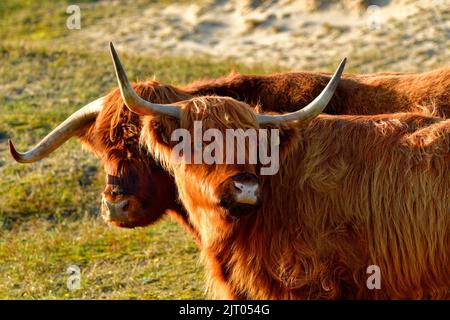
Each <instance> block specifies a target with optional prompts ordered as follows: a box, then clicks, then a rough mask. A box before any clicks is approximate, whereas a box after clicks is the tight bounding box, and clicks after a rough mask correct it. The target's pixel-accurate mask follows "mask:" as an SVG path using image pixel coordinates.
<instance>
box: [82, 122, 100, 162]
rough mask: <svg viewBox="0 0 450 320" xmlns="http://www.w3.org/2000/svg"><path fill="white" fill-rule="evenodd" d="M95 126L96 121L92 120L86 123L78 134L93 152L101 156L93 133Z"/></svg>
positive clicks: (86, 146)
mask: <svg viewBox="0 0 450 320" xmlns="http://www.w3.org/2000/svg"><path fill="white" fill-rule="evenodd" d="M94 128H95V121H92V122H90V123H88V124H86V125H85V127H84V128H83V129H81V130H80V131H79V133H78V134H77V138H78V139H79V140H80V142H81V144H82V145H83V146H84V147H85V148H87V149H88V150H89V151H91V152H92V153H93V154H95V155H97V156H99V152H98V150H96V148H95V140H94V137H95V135H94V134H93V131H94Z"/></svg>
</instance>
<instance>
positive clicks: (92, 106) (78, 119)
mask: <svg viewBox="0 0 450 320" xmlns="http://www.w3.org/2000/svg"><path fill="white" fill-rule="evenodd" d="M104 99H105V97H102V98H99V99H97V100H95V101H92V102H91V103H89V104H87V105H86V106H84V107H83V108H81V109H79V110H78V111H76V112H75V113H73V114H72V115H71V116H70V117H68V118H67V119H66V120H64V122H62V123H61V124H60V125H59V126H57V127H56V128H55V129H53V131H52V132H50V133H49V134H48V135H47V136H45V138H44V139H42V140H41V141H40V142H39V143H38V144H37V145H36V146H35V147H34V148H33V149H31V150H30V151H27V152H24V153H21V152H17V151H16V148H14V145H13V143H12V141H11V140H8V144H9V152H10V153H11V155H12V156H13V158H14V159H15V160H16V161H17V162H21V163H31V162H35V161H38V160H41V159H43V158H45V157H46V156H48V155H49V154H50V153H52V152H53V151H54V150H56V149H57V148H58V147H59V146H60V145H62V144H63V143H64V142H66V141H67V140H69V139H70V138H71V137H73V136H74V135H76V134H77V133H79V132H80V130H82V129H83V128H84V127H85V125H86V124H88V123H90V122H93V121H95V118H96V117H97V115H98V114H99V112H100V111H101V110H102V108H103V102H104Z"/></svg>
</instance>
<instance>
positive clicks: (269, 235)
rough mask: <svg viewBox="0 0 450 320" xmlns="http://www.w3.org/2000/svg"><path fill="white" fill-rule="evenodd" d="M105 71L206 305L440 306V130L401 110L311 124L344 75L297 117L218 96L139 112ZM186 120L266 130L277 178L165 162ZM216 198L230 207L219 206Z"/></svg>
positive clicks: (446, 240)
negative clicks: (139, 120) (190, 233)
mask: <svg viewBox="0 0 450 320" xmlns="http://www.w3.org/2000/svg"><path fill="white" fill-rule="evenodd" d="M114 62H115V67H116V73H117V76H118V81H119V87H120V89H121V91H122V97H123V99H124V101H125V104H126V105H127V106H128V107H129V108H130V109H131V110H132V111H133V112H135V113H137V114H139V115H142V116H146V117H145V118H144V120H143V121H144V126H143V128H142V131H141V135H142V137H141V139H142V141H144V142H145V145H146V146H147V149H148V150H149V152H151V155H152V157H153V158H155V159H156V160H158V161H159V162H160V163H161V164H162V165H163V166H164V167H165V168H166V170H168V171H169V172H170V173H171V174H172V175H173V176H174V178H175V182H176V184H177V188H178V191H179V197H180V199H181V201H182V203H183V205H184V206H185V208H186V209H187V212H188V215H189V220H190V221H191V223H192V226H193V228H194V229H195V230H197V231H198V233H199V235H200V238H201V243H202V248H201V257H202V259H203V261H204V263H205V264H206V272H207V275H208V280H209V288H210V292H211V293H212V294H213V295H215V296H216V297H219V298H240V299H349V298H350V299H386V298H388V299H404V298H413V299H423V298H438V299H439V298H441V299H442V298H449V297H450V291H449V287H450V273H449V272H448V265H449V262H450V257H449V255H450V252H449V250H448V248H449V245H450V232H449V231H450V215H449V214H448V212H449V210H450V202H449V200H448V199H449V198H450V179H449V177H448V173H449V172H450V120H445V119H442V118H439V117H432V116H427V115H424V114H421V113H412V112H411V113H397V114H386V115H376V116H354V115H344V116H343V115H341V116H339V115H338V116H334V115H319V113H320V112H322V111H323V110H324V108H325V106H326V105H327V103H328V102H329V100H330V99H331V95H332V94H333V92H334V90H335V88H336V86H337V81H339V77H340V75H341V73H342V70H343V64H341V66H340V67H339V68H338V70H337V72H336V73H335V75H334V76H333V78H332V79H331V80H330V83H329V84H328V85H327V87H326V88H325V89H324V91H323V92H322V93H321V94H320V95H319V96H318V98H316V99H315V100H314V101H313V102H312V103H311V104H309V105H308V106H307V107H305V108H304V109H302V110H299V111H296V112H292V113H287V114H262V113H255V112H254V109H252V108H251V107H250V106H248V105H247V104H245V103H243V102H239V101H236V100H234V99H232V98H229V97H227V98H225V97H217V96H209V97H197V98H193V99H191V100H187V101H182V102H178V103H173V104H168V105H163V104H155V103H152V102H149V101H146V100H144V99H142V98H140V97H139V96H138V95H137V94H136V93H134V91H133V89H132V87H131V85H130V84H129V82H128V80H127V77H126V75H125V72H124V70H123V68H122V66H121V65H120V62H119V60H118V57H117V56H116V55H114ZM194 121H202V122H203V125H204V126H205V127H207V128H215V129H216V130H219V131H221V132H224V131H225V130H226V129H229V128H241V129H243V130H245V129H251V128H253V129H261V128H272V129H273V128H277V129H278V130H279V132H280V137H281V139H280V140H281V141H280V162H281V164H280V170H279V172H278V173H277V174H275V175H271V176H270V175H268V176H260V175H257V165H251V164H244V165H229V164H210V165H208V164H195V163H184V162H174V161H173V150H172V149H173V146H174V142H173V141H172V139H170V137H171V135H172V133H173V132H174V131H175V130H177V129H180V128H181V129H184V130H187V131H189V132H191V134H192V135H193V134H194V132H193V123H194ZM223 136H225V135H223ZM168 138H169V139H168ZM248 147H249V146H248V145H247V149H246V152H248ZM192 148H194V146H192ZM228 151H229V150H226V148H225V149H223V152H228ZM235 151H237V150H233V152H235ZM236 183H243V184H247V185H252V186H254V185H256V186H257V187H258V188H257V189H256V190H257V191H255V192H257V193H258V195H259V198H260V199H261V202H262V203H261V204H258V205H257V203H256V202H255V203H254V206H251V205H250V206H249V205H248V203H245V206H240V203H239V197H238V195H239V194H240V193H241V190H240V189H239V188H233V186H236ZM224 198H225V199H227V200H230V199H231V200H232V201H233V200H234V202H235V203H234V205H233V206H230V201H227V202H226V205H224V204H223V201H222V200H223V199H224ZM371 265H377V266H378V267H379V268H380V270H381V273H382V287H381V289H379V290H376V289H375V290H371V289H370V288H368V286H366V279H367V276H368V275H367V273H366V270H367V268H368V266H371Z"/></svg>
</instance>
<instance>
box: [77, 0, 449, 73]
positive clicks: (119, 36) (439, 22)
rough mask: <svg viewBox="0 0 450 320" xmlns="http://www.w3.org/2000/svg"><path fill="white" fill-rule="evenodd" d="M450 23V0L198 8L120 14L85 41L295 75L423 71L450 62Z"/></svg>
mask: <svg viewBox="0 0 450 320" xmlns="http://www.w3.org/2000/svg"><path fill="white" fill-rule="evenodd" d="M373 4H377V5H379V6H378V7H373V6H372V7H369V5H373ZM449 18H450V0H430V1H427V0H419V1H411V0H391V1H388V0H379V1H364V0H347V1H330V0H328V1H327V0H322V1H320V0H304V1H289V0H279V1H277V0H273V1H264V0H260V1H258V0H253V1H251V0H245V1H242V0H241V1H238V0H231V1H223V0H216V1H198V2H197V3H195V4H186V3H185V4H180V3H172V4H169V5H151V6H148V7H146V8H145V9H144V10H140V11H139V12H138V13H136V14H132V15H125V16H124V15H121V14H120V12H118V14H117V16H115V17H112V18H108V19H105V20H104V21H100V22H99V23H98V24H96V25H94V26H87V27H86V28H83V29H82V30H81V32H80V33H78V34H77V37H79V38H78V40H77V41H81V42H83V43H86V44H89V45H90V46H93V47H95V48H105V46H106V44H107V42H108V41H109V40H114V42H115V44H116V45H117V47H118V49H119V50H128V51H143V52H149V53H152V54H156V55H167V54H172V55H183V56H186V55H195V54H207V55H211V56H215V57H220V58H222V57H223V58H224V57H232V58H235V59H237V60H239V61H243V62H248V63H269V64H274V63H275V64H280V65H282V66H286V67H288V68H294V69H309V70H320V69H329V68H331V66H335V65H336V64H337V63H338V61H339V60H340V58H341V57H343V56H347V57H349V62H350V63H349V67H350V68H352V69H353V70H355V71H358V72H375V71H383V70H389V71H420V70H428V69H431V68H434V67H437V66H441V65H446V64H448V63H449V57H450V53H449V49H450V19H449Z"/></svg>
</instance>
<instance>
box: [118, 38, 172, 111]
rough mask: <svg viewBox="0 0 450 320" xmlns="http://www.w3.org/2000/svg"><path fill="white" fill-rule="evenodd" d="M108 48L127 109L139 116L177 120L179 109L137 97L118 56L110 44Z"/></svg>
mask: <svg viewBox="0 0 450 320" xmlns="http://www.w3.org/2000/svg"><path fill="white" fill-rule="evenodd" d="M109 47H110V50H111V56H112V59H113V63H114V70H115V71H116V76H117V82H118V83H119V89H120V94H121V95H122V99H123V101H124V102H125V105H126V106H127V107H128V109H130V110H131V111H132V112H134V113H137V114H140V115H148V114H155V113H156V114H161V115H166V116H170V117H173V118H177V119H179V118H180V109H178V108H177V107H174V106H171V105H165V104H157V103H151V102H149V101H146V100H144V99H142V98H141V97H140V96H138V95H137V93H136V92H135V91H134V89H133V87H132V86H131V84H130V82H129V81H128V77H127V75H126V73H125V70H124V69H123V66H122V63H121V62H120V59H119V56H118V55H117V52H116V50H115V49H114V46H113V44H112V42H110V43H109Z"/></svg>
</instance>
